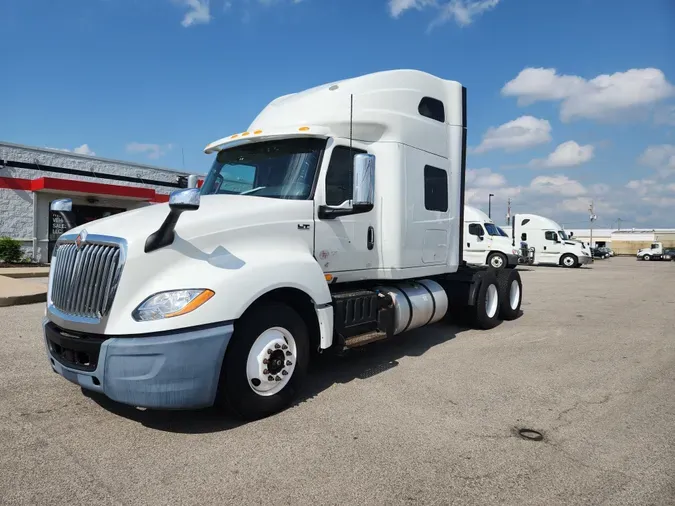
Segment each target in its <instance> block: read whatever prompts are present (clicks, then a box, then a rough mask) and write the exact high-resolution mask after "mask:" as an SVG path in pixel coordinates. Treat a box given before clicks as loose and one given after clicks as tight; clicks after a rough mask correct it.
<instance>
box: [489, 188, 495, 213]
mask: <svg viewBox="0 0 675 506" xmlns="http://www.w3.org/2000/svg"><path fill="white" fill-rule="evenodd" d="M494 196H495V194H494V193H490V195H488V218H492V197H494Z"/></svg>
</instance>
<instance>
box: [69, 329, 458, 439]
mask: <svg viewBox="0 0 675 506" xmlns="http://www.w3.org/2000/svg"><path fill="white" fill-rule="evenodd" d="M462 330H465V328H463V327H458V326H457V325H453V324H448V323H439V324H435V325H432V326H430V327H423V328H421V329H416V330H413V331H410V332H406V333H404V334H402V335H398V336H394V337H393V338H391V339H387V340H383V341H379V342H375V343H372V344H370V345H366V346H364V347H362V348H355V349H350V350H347V351H346V352H345V353H344V354H343V355H335V354H325V355H318V356H315V357H314V358H313V360H312V361H311V362H310V369H309V373H308V376H307V379H306V380H305V387H304V390H303V392H302V393H301V394H300V395H299V396H298V398H297V399H296V401H295V402H294V403H293V406H297V405H299V404H302V403H304V402H307V401H310V400H311V399H312V398H313V397H315V396H317V395H318V394H320V393H321V392H323V391H324V390H326V389H327V388H330V387H331V386H332V385H334V384H345V383H349V382H350V381H352V380H354V379H368V378H371V377H373V376H375V375H377V374H381V373H383V372H385V371H388V370H390V369H393V368H394V367H397V366H398V365H399V362H398V361H399V359H401V358H403V357H419V356H422V355H423V354H424V353H426V352H427V351H429V350H430V349H431V348H433V347H434V346H436V345H439V344H442V343H445V342H447V341H450V340H452V339H454V338H455V337H456V335H457V334H458V333H459V332H461V331H462ZM82 392H83V394H84V395H85V396H87V397H88V398H90V399H92V400H93V401H94V402H96V403H97V404H98V405H99V406H101V407H102V408H103V409H105V410H107V411H109V412H111V413H113V414H115V415H118V416H122V417H124V418H127V419H129V420H133V421H135V422H138V423H141V424H143V425H144V426H146V427H149V428H152V429H156V430H162V431H167V432H175V433H184V434H202V433H209V432H220V431H224V430H230V429H234V428H236V427H239V426H240V425H243V424H245V423H246V422H241V421H239V420H238V419H236V418H235V417H234V416H232V415H230V414H229V413H226V412H223V411H222V410H220V409H217V408H206V409H201V410H189V411H177V410H174V411H168V410H152V409H140V408H135V407H132V406H128V405H125V404H120V403H118V402H115V401H112V400H110V399H109V398H107V397H106V396H104V395H102V394H99V393H97V392H92V391H91V390H86V389H82Z"/></svg>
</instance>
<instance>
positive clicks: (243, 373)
mask: <svg viewBox="0 0 675 506" xmlns="http://www.w3.org/2000/svg"><path fill="white" fill-rule="evenodd" d="M309 351H310V346H309V336H308V332H307V326H306V325H305V323H304V322H303V320H302V318H300V316H299V315H298V314H297V313H296V312H295V311H294V310H293V309H292V308H291V307H289V306H287V305H285V304H280V303H267V304H264V305H260V306H258V307H255V308H253V309H251V310H250V311H249V312H247V313H246V314H244V316H243V317H242V318H241V319H240V320H239V321H237V322H235V329H234V335H233V336H232V340H231V341H230V344H229V346H228V349H227V352H226V354H225V360H224V361H223V367H222V370H221V374H220V385H219V392H218V394H219V401H220V403H221V404H224V405H226V406H227V407H228V408H229V409H230V410H231V411H232V412H233V413H234V414H235V415H236V416H238V417H239V418H242V419H245V420H257V419H260V418H264V417H267V416H270V415H273V414H275V413H277V412H279V411H282V410H284V409H286V408H287V407H288V406H289V405H290V404H291V402H292V401H293V400H294V399H295V397H296V394H297V393H298V391H299V390H300V388H301V386H302V384H303V382H304V379H305V377H306V375H307V366H308V364H309Z"/></svg>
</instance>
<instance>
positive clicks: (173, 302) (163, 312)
mask: <svg viewBox="0 0 675 506" xmlns="http://www.w3.org/2000/svg"><path fill="white" fill-rule="evenodd" d="M214 295H215V294H214V292H213V291H212V290H205V289H195V290H171V291H167V292H160V293H156V294H155V295H152V296H150V297H148V298H147V299H145V300H144V301H143V302H142V303H141V304H140V305H139V306H138V307H137V308H136V309H134V312H133V313H132V315H131V316H132V317H133V318H134V320H136V321H137V322H147V321H153V320H163V319H165V318H172V317H174V316H180V315H182V314H186V313H189V312H191V311H194V310H195V309H197V308H198V307H199V306H201V305H202V304H204V303H205V302H206V301H207V300H209V299H210V298H211V297H213V296H214Z"/></svg>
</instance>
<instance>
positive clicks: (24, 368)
mask: <svg viewBox="0 0 675 506" xmlns="http://www.w3.org/2000/svg"><path fill="white" fill-rule="evenodd" d="M522 277H523V284H524V302H523V311H524V314H523V316H522V317H521V318H520V319H519V320H516V321H514V322H507V323H504V324H502V325H500V326H499V327H497V328H496V329H494V330H491V331H487V332H485V331H474V330H462V329H459V328H457V327H454V326H451V325H447V324H439V325H436V326H434V327H431V328H427V329H420V330H417V331H413V332H411V333H409V334H407V335H403V336H399V337H397V338H396V339H394V340H392V341H391V342H382V343H379V344H375V345H373V346H371V347H369V348H368V349H366V350H364V351H360V352H358V353H355V354H353V355H352V356H350V357H346V358H341V359H322V360H321V361H320V363H319V364H318V365H316V366H315V367H314V369H313V372H312V373H311V375H310V378H309V381H310V383H311V384H310V386H309V389H308V391H307V392H306V396H305V397H304V398H303V400H302V401H301V402H299V403H298V404H297V405H295V406H293V407H292V408H291V409H289V410H287V411H285V412H283V413H281V414H278V415H276V416H274V417H271V418H268V419H265V420H262V421H258V422H254V423H250V424H245V425H240V424H238V423H237V422H235V421H234V420H232V419H231V418H229V417H227V416H223V415H221V414H219V413H216V412H214V411H212V410H205V411H200V412H150V411H142V410H137V409H133V408H128V407H124V406H120V405H116V404H113V403H111V402H106V401H105V400H104V399H101V398H98V397H92V396H90V395H84V394H83V392H82V390H81V389H80V388H79V387H77V386H76V385H73V384H71V383H68V382H67V381H66V380H64V379H63V378H62V377H60V376H58V375H56V374H54V373H53V372H52V371H51V368H50V367H49V364H48V361H47V359H46V356H45V353H44V345H43V342H42V338H41V335H40V320H41V317H42V315H43V312H44V307H43V305H32V306H17V307H9V308H0V343H1V344H2V345H1V346H0V422H1V423H0V476H2V479H1V480H0V504H31V505H33V504H66V503H67V504H72V505H80V504H88V505H93V504H96V505H99V504H128V505H138V504H144V505H154V504H188V503H189V504H200V505H205V504H242V505H243V504H246V505H248V504H268V505H281V504H294V505H295V504H313V505H314V504H322V505H323V504H335V505H337V504H387V505H390V504H433V505H437V504H438V505H441V504H462V505H466V504H496V503H500V504H513V505H525V504H538V505H539V504H545V505H554V504H607V505H617V504H654V505H657V504H658V505H661V504H663V505H666V504H668V505H672V504H675V394H674V392H675V262H650V263H646V262H636V260H635V259H634V258H611V259H608V260H601V261H596V262H595V263H594V264H593V265H592V266H590V267H588V268H581V269H572V270H567V269H560V268H528V269H524V270H523V272H522ZM518 428H532V429H536V430H539V431H541V432H542V433H543V434H544V439H543V440H542V441H529V440H525V439H522V438H520V437H518V436H517V429H518Z"/></svg>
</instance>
